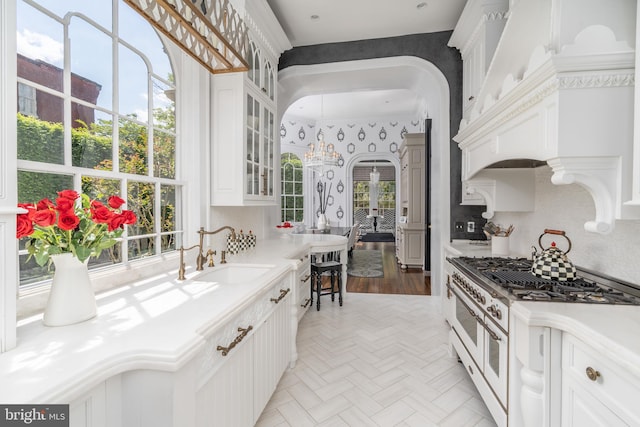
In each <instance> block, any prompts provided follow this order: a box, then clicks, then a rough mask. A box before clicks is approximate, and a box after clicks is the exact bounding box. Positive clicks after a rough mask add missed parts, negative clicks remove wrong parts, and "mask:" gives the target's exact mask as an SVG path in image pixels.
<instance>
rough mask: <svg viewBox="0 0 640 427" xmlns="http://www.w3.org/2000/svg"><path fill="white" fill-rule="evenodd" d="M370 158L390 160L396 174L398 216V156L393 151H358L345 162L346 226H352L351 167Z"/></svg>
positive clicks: (398, 214)
mask: <svg viewBox="0 0 640 427" xmlns="http://www.w3.org/2000/svg"><path fill="white" fill-rule="evenodd" d="M372 160H387V161H389V162H391V164H392V165H393V167H394V168H395V175H396V218H400V203H399V200H400V158H399V157H398V155H397V154H395V153H358V154H354V155H353V156H352V157H351V158H350V159H349V160H348V161H347V163H346V164H345V170H346V171H347V175H346V180H347V182H346V184H345V192H346V199H347V201H348V202H349V203H346V206H345V208H346V209H345V210H344V215H345V218H347V226H348V227H350V226H353V168H354V167H356V166H357V165H358V163H360V162H367V161H372Z"/></svg>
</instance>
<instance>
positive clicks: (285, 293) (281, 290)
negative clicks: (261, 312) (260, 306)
mask: <svg viewBox="0 0 640 427" xmlns="http://www.w3.org/2000/svg"><path fill="white" fill-rule="evenodd" d="M289 290H290V289H289V288H287V289H280V296H279V297H278V298H271V299H270V300H269V301H271V302H274V303H276V304H277V303H279V302H280V301H282V298H284V297H285V296H287V294H288V293H289Z"/></svg>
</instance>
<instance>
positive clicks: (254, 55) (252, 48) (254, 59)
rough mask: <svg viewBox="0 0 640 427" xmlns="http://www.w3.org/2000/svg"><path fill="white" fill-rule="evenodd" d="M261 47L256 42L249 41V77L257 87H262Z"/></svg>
mask: <svg viewBox="0 0 640 427" xmlns="http://www.w3.org/2000/svg"><path fill="white" fill-rule="evenodd" d="M260 69H261V66H260V49H258V47H257V46H256V45H255V43H254V42H252V41H250V42H249V70H248V75H247V76H248V77H249V80H251V81H252V82H253V83H254V84H255V85H256V86H257V87H260Z"/></svg>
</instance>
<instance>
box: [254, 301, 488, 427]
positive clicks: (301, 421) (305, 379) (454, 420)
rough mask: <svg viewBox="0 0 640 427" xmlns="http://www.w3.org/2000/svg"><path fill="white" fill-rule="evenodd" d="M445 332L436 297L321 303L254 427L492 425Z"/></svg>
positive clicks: (303, 325)
mask: <svg viewBox="0 0 640 427" xmlns="http://www.w3.org/2000/svg"><path fill="white" fill-rule="evenodd" d="M323 298H327V299H328V298H329V297H327V296H325V297H323ZM447 333H448V328H447V326H446V323H445V322H444V318H443V317H442V315H441V314H440V310H439V303H438V299H437V297H431V296H422V295H397V294H396V295H390V294H386V295H382V294H372V293H353V292H348V293H346V294H345V299H344V305H343V307H340V306H339V305H338V304H337V302H336V303H331V301H330V299H328V300H327V302H326V303H325V304H323V305H322V309H321V310H320V311H316V310H313V309H311V310H309V311H308V312H307V313H306V314H305V315H304V317H303V318H302V320H301V322H300V325H299V330H298V336H297V345H298V354H299V357H298V361H297V363H296V365H295V367H294V368H293V369H290V370H288V371H287V372H285V374H284V375H283V377H282V379H281V380H280V383H279V385H278V387H277V389H276V392H275V394H274V395H273V397H272V398H271V400H270V402H269V403H268V404H267V407H266V409H265V410H264V412H263V413H262V416H261V417H260V419H259V420H258V422H257V424H256V426H257V427H310V426H320V427H329V426H331V427H339V426H352V427H361V426H373V427H390V426H399V427H409V426H414V427H418V426H419V427H430V426H441V427H465V426H469V427H471V426H475V427H482V426H495V424H494V422H493V420H492V419H491V416H490V414H489V412H488V410H487V409H486V406H485V405H484V403H483V402H482V399H481V398H480V396H479V395H478V392H477V391H476V389H475V387H474V385H473V384H472V382H471V379H470V378H469V376H468V375H467V373H466V372H465V370H464V367H463V366H462V365H461V364H460V363H458V362H457V360H456V359H454V358H451V357H449V355H448V350H447V342H448V340H447Z"/></svg>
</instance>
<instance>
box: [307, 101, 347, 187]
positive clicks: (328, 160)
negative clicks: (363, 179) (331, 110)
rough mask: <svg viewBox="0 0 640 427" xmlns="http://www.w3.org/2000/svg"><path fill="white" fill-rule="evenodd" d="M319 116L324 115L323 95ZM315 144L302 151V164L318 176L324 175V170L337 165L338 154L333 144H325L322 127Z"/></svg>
mask: <svg viewBox="0 0 640 427" xmlns="http://www.w3.org/2000/svg"><path fill="white" fill-rule="evenodd" d="M320 111H321V114H320V117H321V118H323V117H324V96H323V97H322V98H321V107H320ZM318 138H319V141H318V143H317V144H314V143H311V144H309V151H307V152H306V153H304V165H305V166H306V167H307V168H309V169H311V170H312V171H314V172H316V173H317V174H318V175H320V176H324V174H325V172H327V171H329V170H330V169H331V168H333V167H335V166H337V165H338V160H339V159H340V154H339V153H338V152H337V151H336V149H335V147H334V145H333V144H331V143H329V144H327V143H326V142H325V141H324V133H323V132H322V128H321V129H320V132H319V135H318Z"/></svg>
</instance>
